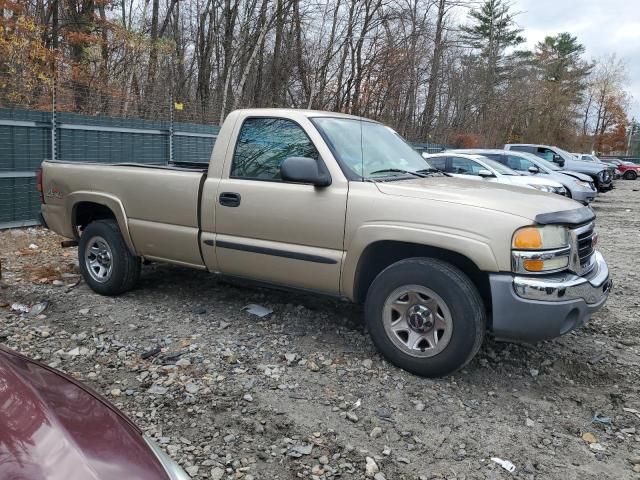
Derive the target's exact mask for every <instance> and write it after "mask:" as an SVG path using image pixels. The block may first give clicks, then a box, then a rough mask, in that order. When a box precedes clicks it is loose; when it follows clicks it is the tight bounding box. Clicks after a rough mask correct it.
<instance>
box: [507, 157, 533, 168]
mask: <svg viewBox="0 0 640 480" xmlns="http://www.w3.org/2000/svg"><path fill="white" fill-rule="evenodd" d="M507 167H509V168H511V169H512V170H515V171H517V172H526V171H528V170H529V167H535V165H534V164H533V162H532V161H530V160H527V159H526V158H522V157H517V156H515V155H507Z"/></svg>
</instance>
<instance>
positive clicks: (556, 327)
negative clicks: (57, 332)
mask: <svg viewBox="0 0 640 480" xmlns="http://www.w3.org/2000/svg"><path fill="white" fill-rule="evenodd" d="M39 188H40V189H41V192H42V200H43V205H42V216H43V220H44V223H45V225H47V226H48V227H49V228H50V229H52V230H54V231H55V232H57V233H59V234H61V235H63V236H65V237H68V238H70V239H75V241H77V243H78V256H79V261H80V268H81V270H82V273H83V276H84V279H85V280H86V282H87V284H88V285H89V286H90V287H91V288H92V289H93V290H95V291H96V292H97V293H100V294H103V295H117V294H120V293H123V292H126V291H127V290H130V289H131V288H133V287H134V285H135V284H136V281H137V280H138V278H139V276H140V269H141V261H142V260H152V261H159V262H167V263H172V264H177V265H183V266H188V267H192V268H196V269H200V270H207V271H210V272H214V273H219V274H222V275H226V276H231V277H240V278H244V279H250V280H254V281H257V282H259V283H260V284H269V285H273V286H278V287H288V288H295V289H302V290H306V291H310V292H319V293H322V294H329V295H335V296H339V297H344V298H347V299H349V300H351V301H353V302H362V303H364V305H365V308H364V312H365V320H366V322H367V325H368V327H369V331H370V334H371V337H372V339H373V342H374V343H375V345H376V346H377V347H378V349H379V350H380V351H381V352H382V354H383V355H384V356H385V357H386V358H387V359H388V360H389V361H391V362H392V363H394V364H396V365H398V366H400V367H402V368H404V369H406V370H409V371H411V372H414V373H416V374H419V375H423V376H442V375H446V374H449V373H451V372H454V371H455V370H457V369H459V368H461V367H462V366H464V365H465V364H466V363H467V362H469V361H470V360H471V359H472V358H473V356H474V355H475V354H476V352H477V351H478V349H479V348H480V345H481V344H482V340H483V338H484V335H485V332H486V331H487V330H490V331H491V332H493V334H494V335H495V336H496V337H498V338H500V339H505V340H521V341H536V340H541V339H549V338H553V337H557V336H559V335H562V334H565V333H567V332H569V331H570V330H572V329H574V328H576V327H579V326H580V325H582V324H584V323H585V321H587V320H588V318H589V317H590V316H591V314H593V313H594V312H595V311H597V310H598V309H599V308H600V307H601V306H602V305H603V304H604V302H605V300H606V298H607V295H608V293H609V289H610V288H611V280H610V279H609V272H608V269H607V265H606V263H605V261H604V260H603V257H602V255H601V254H600V253H599V252H598V251H597V250H596V249H595V246H596V239H597V234H596V233H595V230H594V220H595V216H594V214H593V212H592V210H591V209H589V208H588V207H583V206H582V205H580V204H578V203H577V202H575V201H573V200H570V199H567V198H564V197H562V196H560V195H553V194H549V193H544V192H539V191H537V190H534V189H525V188H521V187H517V186H510V185H496V184H489V183H479V182H473V181H469V180H465V179H459V178H451V177H449V176H447V175H446V174H442V173H440V172H438V171H436V170H434V169H432V168H430V166H429V165H428V163H426V162H425V160H424V159H423V158H422V157H421V156H420V155H419V154H418V153H417V152H416V151H414V150H413V149H412V148H411V147H410V146H409V145H408V144H406V143H405V142H404V141H403V140H402V138H401V137H400V136H399V135H397V134H396V133H395V132H394V131H393V130H391V129H390V128H388V127H385V126H384V125H382V124H380V123H377V122H374V121H370V120H366V119H363V118H359V117H354V116H349V115H343V114H338V113H330V112H314V111H303V110H278V109H255V110H239V111H235V112H232V113H231V114H229V116H228V117H227V119H226V120H225V122H224V124H223V126H222V128H221V130H220V134H219V136H218V138H217V140H216V143H215V147H214V149H213V153H212V155H211V160H210V163H209V165H208V166H207V167H205V168H180V167H178V166H168V167H157V166H149V165H140V164H133V163H121V164H110V165H105V164H97V163H77V162H62V161H45V162H44V163H43V164H42V171H41V173H40V186H39ZM72 242H73V241H72Z"/></svg>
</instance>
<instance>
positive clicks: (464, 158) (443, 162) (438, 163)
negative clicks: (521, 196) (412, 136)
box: [422, 152, 567, 195]
mask: <svg viewBox="0 0 640 480" xmlns="http://www.w3.org/2000/svg"><path fill="white" fill-rule="evenodd" d="M422 157H423V158H424V159H425V160H426V161H427V162H428V163H429V165H431V166H432V167H433V168H436V169H438V170H440V171H442V172H445V173H449V174H450V175H452V176H454V177H462V178H467V179H469V180H484V181H486V182H496V183H506V184H509V185H516V186H519V187H525V188H535V189H536V190H541V191H543V192H547V193H556V194H558V195H566V193H567V192H566V189H565V188H564V187H563V186H562V184H561V183H559V182H556V181H554V180H550V179H542V178H534V177H530V176H524V175H521V174H520V173H518V172H515V171H513V170H511V169H510V168H508V167H506V166H504V165H502V164H501V163H498V162H495V161H493V160H491V159H490V158H487V157H485V156H484V155H477V154H468V153H457V152H455V153H453V152H444V153H434V154H427V153H423V154H422Z"/></svg>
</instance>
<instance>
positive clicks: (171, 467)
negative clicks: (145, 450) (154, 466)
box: [143, 435, 191, 480]
mask: <svg viewBox="0 0 640 480" xmlns="http://www.w3.org/2000/svg"><path fill="white" fill-rule="evenodd" d="M143 438H144V440H145V442H147V445H149V448H151V450H152V451H153V453H154V454H155V456H156V458H157V459H158V461H159V462H160V463H161V464H162V467H163V468H164V470H165V471H166V472H167V475H169V478H170V479H171V480H191V479H190V478H189V475H187V474H186V473H185V471H184V470H183V469H182V467H181V466H180V465H178V464H177V463H176V461H175V460H174V459H173V458H171V457H170V456H169V455H167V454H166V453H164V450H162V449H161V448H160V447H159V446H158V444H157V443H156V442H154V441H153V440H151V439H150V438H149V437H147V436H146V435H143Z"/></svg>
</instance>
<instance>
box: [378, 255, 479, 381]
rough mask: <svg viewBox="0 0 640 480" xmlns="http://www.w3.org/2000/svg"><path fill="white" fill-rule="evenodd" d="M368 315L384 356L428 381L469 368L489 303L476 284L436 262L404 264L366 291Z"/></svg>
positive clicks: (386, 272)
mask: <svg viewBox="0 0 640 480" xmlns="http://www.w3.org/2000/svg"><path fill="white" fill-rule="evenodd" d="M365 317H366V322H367V326H368V327H369V332H370V335H371V338H372V340H373V342H374V344H375V345H376V347H378V349H379V350H380V351H381V353H382V354H383V355H384V356H385V357H386V358H387V359H388V360H389V361H390V362H391V363H393V364H394V365H397V366H398V367H400V368H403V369H405V370H407V371H409V372H412V373H415V374H416V375H420V376H424V377H441V376H444V375H448V374H450V373H453V372H455V371H456V370H459V369H460V368H462V367H464V366H465V365H466V364H467V363H468V362H469V361H471V359H472V358H473V357H474V356H475V354H476V353H477V352H478V349H479V348H480V346H481V345H482V340H483V338H484V333H485V329H486V314H485V308H484V304H483V302H482V298H481V297H480V294H479V293H478V290H477V289H476V287H475V286H474V285H473V283H472V282H471V280H469V278H468V277H467V276H466V275H465V274H464V273H463V272H462V271H460V270H459V269H458V268H456V267H454V266H453V265H451V264H449V263H446V262H443V261H441V260H436V259H431V258H410V259H406V260H401V261H399V262H397V263H394V264H393V265H391V266H389V267H387V268H386V269H385V270H383V271H382V272H381V273H380V274H379V275H378V276H377V277H376V279H375V280H374V281H373V283H372V284H371V287H370V288H369V291H368V293H367V299H366V303H365Z"/></svg>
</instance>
